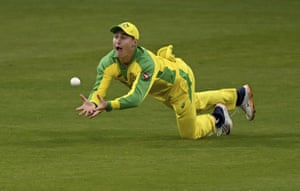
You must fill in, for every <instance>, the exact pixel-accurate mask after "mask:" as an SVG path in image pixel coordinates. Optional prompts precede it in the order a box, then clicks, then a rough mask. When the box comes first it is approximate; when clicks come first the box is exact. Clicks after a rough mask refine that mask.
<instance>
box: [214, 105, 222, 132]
mask: <svg viewBox="0 0 300 191" xmlns="http://www.w3.org/2000/svg"><path fill="white" fill-rule="evenodd" d="M212 115H213V116H214V117H215V119H216V127H217V128H220V127H221V126H222V125H223V124H224V122H225V117H224V113H223V110H222V109H221V108H220V107H216V108H215V110H214V112H213V113H212Z"/></svg>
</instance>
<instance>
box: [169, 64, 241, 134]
mask: <svg viewBox="0 0 300 191" xmlns="http://www.w3.org/2000/svg"><path fill="white" fill-rule="evenodd" d="M182 62H183V61H182ZM177 63H178V62H177ZM180 70H181V71H179V74H180V75H178V76H179V77H178V79H177V82H176V88H174V89H175V90H174V95H175V94H176V96H174V97H175V98H174V99H173V100H172V101H171V102H168V105H171V107H172V108H173V110H174V111H175V113H176V120H177V126H178V130H179V134H180V136H181V137H182V138H187V139H199V138H201V137H205V136H207V135H210V134H211V133H215V132H216V127H215V118H214V117H213V116H212V115H211V114H199V115H197V113H198V112H199V111H201V113H203V111H207V110H211V109H213V108H214V107H215V105H216V104H218V103H223V104H225V105H226V106H227V108H228V110H232V109H235V107H236V101H237V92H236V89H235V88H228V89H220V90H212V91H203V92H195V78H194V74H193V72H192V70H191V69H190V68H189V66H187V65H186V64H184V62H183V63H182V67H181V68H180Z"/></svg>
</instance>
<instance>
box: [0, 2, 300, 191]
mask: <svg viewBox="0 0 300 191" xmlns="http://www.w3.org/2000/svg"><path fill="white" fill-rule="evenodd" d="M299 8H300V1H299V0H272V1H271V0H228V1H227V0H226V1H225V0H209V1H204V0H188V1H182V0H165V1H161V0H151V1H138V0H128V1H122V0H111V1H104V0H72V1H66V0H45V1H39V0H10V1H8V0H4V1H2V2H1V6H0V19H1V25H0V43H1V46H0V74H1V75H0V96H1V98H0V191H83V190H84V191H99V190H101V191H102V190H103V191H119V190H122V191H124V190H128V191H133V190H134V191H135V190H136V191H146V190H147V191H154V190H155V191H156V190H157V191H198V190H216V191H219V190H222V191H232V190H243V191H245V190H247V191H258V190H262V191H268V190H272V191H276V190H278V191H279V190H280V191H281V190H291V191H292V190H293V191H294V190H299V189H300V173H299V172H300V163H299V162H300V161H299V160H300V149H299V147H300V139H299V136H300V130H299V129H300V119H299V114H300V112H299V107H300V89H299V82H300V80H299V75H300V63H299V61H300V22H299V20H300V11H299ZM125 20H129V21H132V22H133V23H135V24H136V25H137V26H138V27H139V29H140V32H141V42H140V44H141V45H142V46H145V47H147V48H148V49H151V50H153V51H156V50H157V49H158V48H160V47H161V46H164V45H167V44H173V45H174V51H175V54H176V55H177V56H179V57H182V58H183V59H185V60H186V62H187V63H188V64H189V65H191V67H192V68H193V69H194V72H195V75H196V79H197V89H198V90H199V91H201V90H209V89H218V88H225V87H240V86H241V85H243V84H244V83H250V84H251V85H252V87H253V89H254V96H255V104H256V109H257V117H256V119H255V121H253V122H248V121H247V120H245V118H244V115H243V113H242V112H239V113H237V114H236V115H234V116H233V121H234V131H233V133H232V135H230V136H226V137H209V138H204V139H201V140H197V141H192V140H183V139H180V137H179V134H178V131H177V127H176V122H175V116H174V113H173V112H172V111H171V110H169V109H168V108H166V107H165V106H163V105H162V104H161V103H158V102H156V101H155V100H154V99H153V98H151V97H149V98H147V99H146V100H145V102H144V103H143V104H142V105H141V106H140V107H139V108H135V109H131V110H124V111H112V112H110V113H103V114H102V115H100V116H99V117H97V118H95V119H93V120H89V119H86V118H81V117H79V116H78V115H77V112H76V111H75V108H76V107H77V106H79V105H80V104H81V101H80V98H79V94H80V93H83V94H85V95H88V93H89V90H90V89H91V87H92V86H93V83H94V80H95V76H96V66H97V65H98V62H99V59H100V58H101V57H102V56H103V55H104V54H106V53H107V52H108V51H110V50H111V48H112V45H111V43H112V42H111V41H112V36H111V33H110V32H109V29H110V27H111V26H112V25H114V24H118V23H120V22H122V21H125ZM72 76H79V77H80V78H81V80H82V85H81V86H79V87H76V88H74V87H71V86H70V85H69V80H70V78H71V77H72ZM126 91H127V89H126V88H125V87H123V86H122V85H120V84H119V83H117V82H115V83H113V85H112V87H111V88H110V91H109V95H108V97H109V98H113V97H116V96H120V95H123V94H125V93H126Z"/></svg>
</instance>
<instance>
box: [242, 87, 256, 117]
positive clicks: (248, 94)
mask: <svg viewBox="0 0 300 191" xmlns="http://www.w3.org/2000/svg"><path fill="white" fill-rule="evenodd" d="M243 88H245V97H244V99H243V102H242V104H241V105H240V108H241V109H242V110H243V111H244V112H245V113H246V119H248V120H249V121H251V120H253V119H254V117H255V107H254V102H253V93H252V89H251V87H250V85H249V84H246V85H244V86H243Z"/></svg>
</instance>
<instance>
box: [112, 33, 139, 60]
mask: <svg viewBox="0 0 300 191" xmlns="http://www.w3.org/2000/svg"><path fill="white" fill-rule="evenodd" d="M136 45H137V40H136V39H134V38H133V37H131V36H128V35H126V34H125V33H124V32H122V31H120V32H116V33H115V34H114V36H113V47H114V49H115V50H116V54H117V56H118V58H119V59H120V60H121V61H122V62H126V61H127V62H129V61H130V60H131V58H132V56H133V54H134V51H135V47H136Z"/></svg>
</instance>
